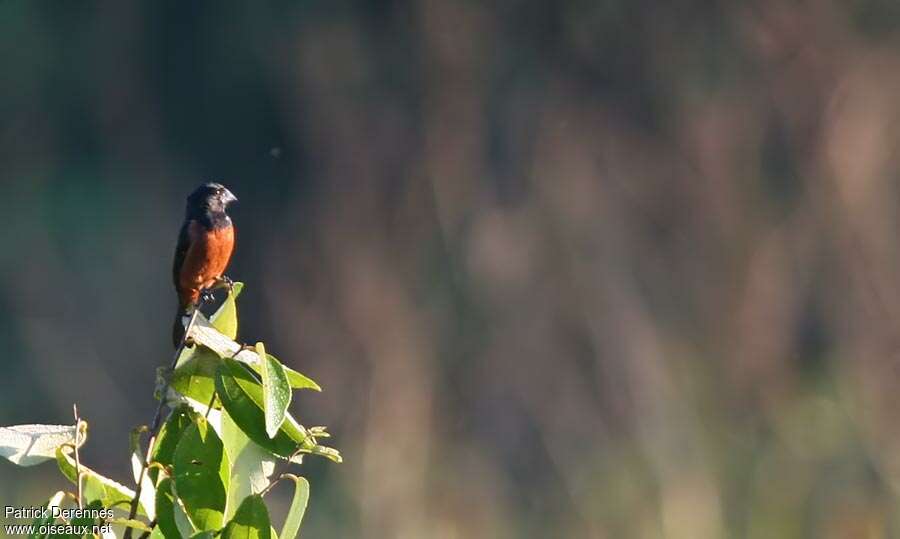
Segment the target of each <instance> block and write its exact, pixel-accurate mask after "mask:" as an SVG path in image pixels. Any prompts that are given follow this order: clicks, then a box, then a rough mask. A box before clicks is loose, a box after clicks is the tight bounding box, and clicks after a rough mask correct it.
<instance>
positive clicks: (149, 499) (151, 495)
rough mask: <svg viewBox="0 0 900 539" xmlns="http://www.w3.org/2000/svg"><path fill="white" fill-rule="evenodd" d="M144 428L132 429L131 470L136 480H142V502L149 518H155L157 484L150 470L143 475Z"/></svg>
mask: <svg viewBox="0 0 900 539" xmlns="http://www.w3.org/2000/svg"><path fill="white" fill-rule="evenodd" d="M142 430H143V429H133V430H132V431H131V436H130V439H131V471H132V473H133V474H134V482H135V484H137V482H138V481H140V482H141V494H140V499H139V501H140V503H141V505H142V506H143V507H144V510H145V511H146V513H147V518H148V519H150V520H153V519H154V518H156V503H155V502H154V500H155V499H156V485H155V484H154V483H153V480H152V479H151V478H150V474H149V473H148V472H149V470H145V471H144V474H143V476H142V475H141V470H142V469H144V453H143V452H142V451H141V448H140V440H141V431H142Z"/></svg>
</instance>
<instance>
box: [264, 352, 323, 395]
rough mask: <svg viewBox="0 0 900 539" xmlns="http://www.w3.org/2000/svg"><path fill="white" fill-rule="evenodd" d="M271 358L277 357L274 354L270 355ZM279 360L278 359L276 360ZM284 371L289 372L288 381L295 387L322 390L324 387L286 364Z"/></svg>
mask: <svg viewBox="0 0 900 539" xmlns="http://www.w3.org/2000/svg"><path fill="white" fill-rule="evenodd" d="M269 358H271V359H275V358H274V357H273V356H272V355H269ZM276 361H277V360H276ZM284 372H285V373H286V374H287V379H288V382H290V384H291V387H292V388H294V389H312V390H314V391H322V388H321V387H319V384H317V383H316V382H315V380H313V379H312V378H310V377H308V376H306V375H303V374H300V373H299V372H297V371H295V370H294V369H292V368H290V367H288V366H285V367H284Z"/></svg>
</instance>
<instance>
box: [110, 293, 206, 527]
mask: <svg viewBox="0 0 900 539" xmlns="http://www.w3.org/2000/svg"><path fill="white" fill-rule="evenodd" d="M199 314H200V306H199V305H198V306H197V308H196V309H195V310H194V314H192V315H191V320H190V322H188V325H187V327H186V328H185V329H184V336H183V337H182V338H181V344H179V345H178V348H176V349H175V357H174V358H173V359H172V365H171V367H169V371H174V370H175V367H176V366H178V358H179V357H181V352H182V351H184V347H185V342H186V341H187V338H188V335H190V333H191V329H192V328H193V327H194V323H195V322H196V321H197V316H198V315H199ZM170 381H171V372H170V373H169V375H168V376H167V377H166V381H165V383H164V384H163V388H162V393H161V394H160V396H159V404H158V405H157V406H156V415H155V416H154V417H153V423H152V424H151V426H150V435H149V436H150V437H149V439H148V441H147V453H146V454H145V455H144V459H143V462H142V463H141V471H140V473H139V474H138V478H137V484H136V485H135V487H134V498H132V499H131V509H130V510H129V511H128V519H129V520H131V519H133V518H134V517H135V515H137V510H138V505H139V504H140V498H141V486H142V485H143V483H144V475H146V473H147V467H148V466H149V464H150V455H151V454H152V453H153V446H154V444H155V443H156V435H157V434H159V427H160V423H161V422H162V411H163V406H165V403H166V394H167V393H168V392H169V383H170ZM132 529H133V528H126V529H125V533H124V535H122V539H131V536H132Z"/></svg>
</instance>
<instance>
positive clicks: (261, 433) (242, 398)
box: [216, 358, 315, 458]
mask: <svg viewBox="0 0 900 539" xmlns="http://www.w3.org/2000/svg"><path fill="white" fill-rule="evenodd" d="M216 390H217V391H218V393H219V398H220V399H222V405H223V406H224V407H225V410H226V411H227V412H228V415H230V416H231V418H232V419H233V420H234V422H235V424H237V426H238V427H240V428H241V430H242V431H244V433H245V434H247V436H248V437H249V438H250V439H251V440H253V441H254V442H256V443H257V444H259V446H260V447H262V448H263V449H265V450H267V451H270V452H272V453H274V454H276V455H279V456H281V457H285V458H289V457H291V456H292V455H293V454H294V453H296V452H297V450H298V449H299V448H301V446H302V447H304V448H308V449H312V448H313V447H315V440H314V439H313V438H312V437H311V436H309V435H308V434H307V433H306V429H304V428H303V427H302V426H301V425H299V424H298V423H297V422H296V421H295V420H294V418H293V417H291V415H290V414H287V415H285V420H284V423H283V424H282V426H281V429H280V430H279V431H278V433H277V434H276V435H275V437H274V438H270V437H269V435H268V434H267V433H266V428H265V413H264V412H263V388H262V385H261V384H260V383H259V381H258V380H256V378H254V377H253V375H252V374H250V372H249V371H248V370H247V369H246V368H245V367H244V366H243V365H242V364H241V363H238V362H237V361H235V360H233V359H228V358H224V359H223V361H222V364H221V365H220V366H219V371H218V373H217V375H216Z"/></svg>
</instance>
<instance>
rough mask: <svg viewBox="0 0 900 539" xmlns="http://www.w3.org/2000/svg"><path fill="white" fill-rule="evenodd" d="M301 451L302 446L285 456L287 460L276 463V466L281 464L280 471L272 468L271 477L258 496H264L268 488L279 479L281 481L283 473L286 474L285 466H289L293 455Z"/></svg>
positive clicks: (292, 460)
mask: <svg viewBox="0 0 900 539" xmlns="http://www.w3.org/2000/svg"><path fill="white" fill-rule="evenodd" d="M302 453H303V448H300V449H297V450H296V451H294V452H293V453H292V454H291V456H290V457H288V458H287V460H283V461H281V462H278V463H276V466H277V465H278V464H281V468H282V469H281V471H280V472H276V471H275V470H274V469H273V470H272V479H270V480H269V484H268V485H266V488H264V489H262V490H261V491H260V492H259V495H260V496H265V495H266V494H268V493H269V491H270V490H272V488H273V487H274V486H275V485H277V484H278V482H279V481H281V480H282V479H284V476H285V474H287V468H288V466H290V465H291V463H293V462H294V458H295V457H297V456H298V455H300V454H302Z"/></svg>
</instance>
